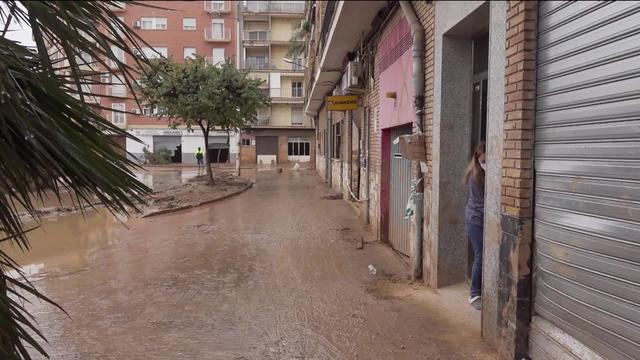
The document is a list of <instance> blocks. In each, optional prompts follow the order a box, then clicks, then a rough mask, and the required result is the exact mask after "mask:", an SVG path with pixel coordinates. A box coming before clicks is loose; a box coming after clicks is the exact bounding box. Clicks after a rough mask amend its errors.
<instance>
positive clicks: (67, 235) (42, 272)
mask: <svg viewBox="0 0 640 360" xmlns="http://www.w3.org/2000/svg"><path fill="white" fill-rule="evenodd" d="M26 226H27V227H32V226H34V224H32V223H31V224H26ZM119 228H120V229H122V228H124V225H122V223H121V222H120V221H119V220H118V219H117V218H116V217H115V216H113V215H112V214H110V213H109V212H107V211H105V210H90V211H87V212H85V214H84V216H83V214H82V213H74V214H70V215H63V216H57V217H52V218H46V219H43V220H42V226H41V227H40V228H38V229H36V230H33V231H31V232H30V233H29V234H28V236H29V241H30V244H31V248H30V249H29V251H27V252H22V251H21V250H20V249H19V248H18V247H16V246H11V245H9V244H3V245H2V249H3V250H5V251H7V252H8V253H9V255H10V256H12V257H13V259H14V260H16V262H17V263H18V264H20V265H22V267H23V271H24V272H25V273H26V275H28V276H36V277H41V276H46V275H50V274H60V273H67V272H74V271H78V270H81V269H85V268H86V267H87V266H89V263H90V261H91V258H92V254H93V253H94V252H95V251H96V250H97V249H98V248H100V247H104V246H108V245H112V244H114V243H117V241H118V238H117V237H115V236H114V235H115V233H114V230H116V229H119Z"/></svg>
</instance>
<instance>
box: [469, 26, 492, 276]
mask: <svg viewBox="0 0 640 360" xmlns="http://www.w3.org/2000/svg"><path fill="white" fill-rule="evenodd" d="M471 49H472V58H473V60H472V62H471V64H472V71H473V78H472V85H471V94H472V95H471V111H472V113H471V143H470V148H469V153H470V154H473V152H474V150H475V149H476V146H478V144H480V143H481V142H485V141H486V140H487V90H488V84H489V81H488V73H489V33H488V32H485V33H481V34H480V35H478V36H476V37H474V38H473V40H472V43H471ZM472 266H473V248H472V246H471V241H469V239H468V238H467V282H470V281H471V268H472Z"/></svg>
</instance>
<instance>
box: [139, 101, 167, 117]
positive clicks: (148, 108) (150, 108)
mask: <svg viewBox="0 0 640 360" xmlns="http://www.w3.org/2000/svg"><path fill="white" fill-rule="evenodd" d="M166 113H167V109H166V108H163V107H162V106H158V105H149V104H146V105H142V115H144V116H163V115H165V114H166Z"/></svg>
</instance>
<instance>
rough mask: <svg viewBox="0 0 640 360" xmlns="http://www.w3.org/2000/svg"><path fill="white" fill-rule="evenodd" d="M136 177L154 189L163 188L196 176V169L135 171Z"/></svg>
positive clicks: (159, 189)
mask: <svg viewBox="0 0 640 360" xmlns="http://www.w3.org/2000/svg"><path fill="white" fill-rule="evenodd" d="M135 176H136V178H137V179H138V180H139V181H140V182H142V183H143V184H145V185H147V186H148V187H150V188H151V189H153V190H154V191H161V190H165V189H167V188H169V187H171V186H174V185H176V184H180V183H185V182H186V181H187V180H189V179H192V178H194V177H196V176H198V170H175V171H153V172H152V171H145V172H136V173H135Z"/></svg>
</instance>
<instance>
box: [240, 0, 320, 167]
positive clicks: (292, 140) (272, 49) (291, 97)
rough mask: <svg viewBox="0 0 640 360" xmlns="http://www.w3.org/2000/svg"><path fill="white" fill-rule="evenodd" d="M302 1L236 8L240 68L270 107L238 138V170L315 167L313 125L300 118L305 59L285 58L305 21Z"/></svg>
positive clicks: (243, 4) (255, 3) (256, 3)
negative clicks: (267, 97)
mask: <svg viewBox="0 0 640 360" xmlns="http://www.w3.org/2000/svg"><path fill="white" fill-rule="evenodd" d="M305 6H306V2H305V1H241V2H238V14H239V17H238V19H239V27H238V55H239V56H238V58H239V66H240V68H242V69H247V70H249V71H250V74H251V76H252V77H254V78H257V79H261V80H263V81H264V84H263V89H264V91H265V92H267V93H268V94H269V95H270V96H271V106H270V107H265V108H261V109H259V112H258V119H257V122H256V123H255V124H253V125H251V126H248V127H247V128H246V129H243V131H242V133H241V145H240V154H241V164H242V165H243V166H248V165H255V164H257V165H269V166H271V165H275V164H284V163H288V162H305V163H310V164H314V163H315V149H314V147H313V146H312V144H313V139H314V131H313V124H312V123H311V119H310V118H308V117H306V116H304V114H303V110H302V107H303V104H304V97H305V87H304V84H303V78H304V65H303V59H302V58H300V57H298V58H292V59H289V58H287V52H288V49H289V44H290V41H291V39H292V37H293V35H294V33H295V32H297V31H298V30H299V29H300V28H301V26H302V24H303V22H304V19H305Z"/></svg>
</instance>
